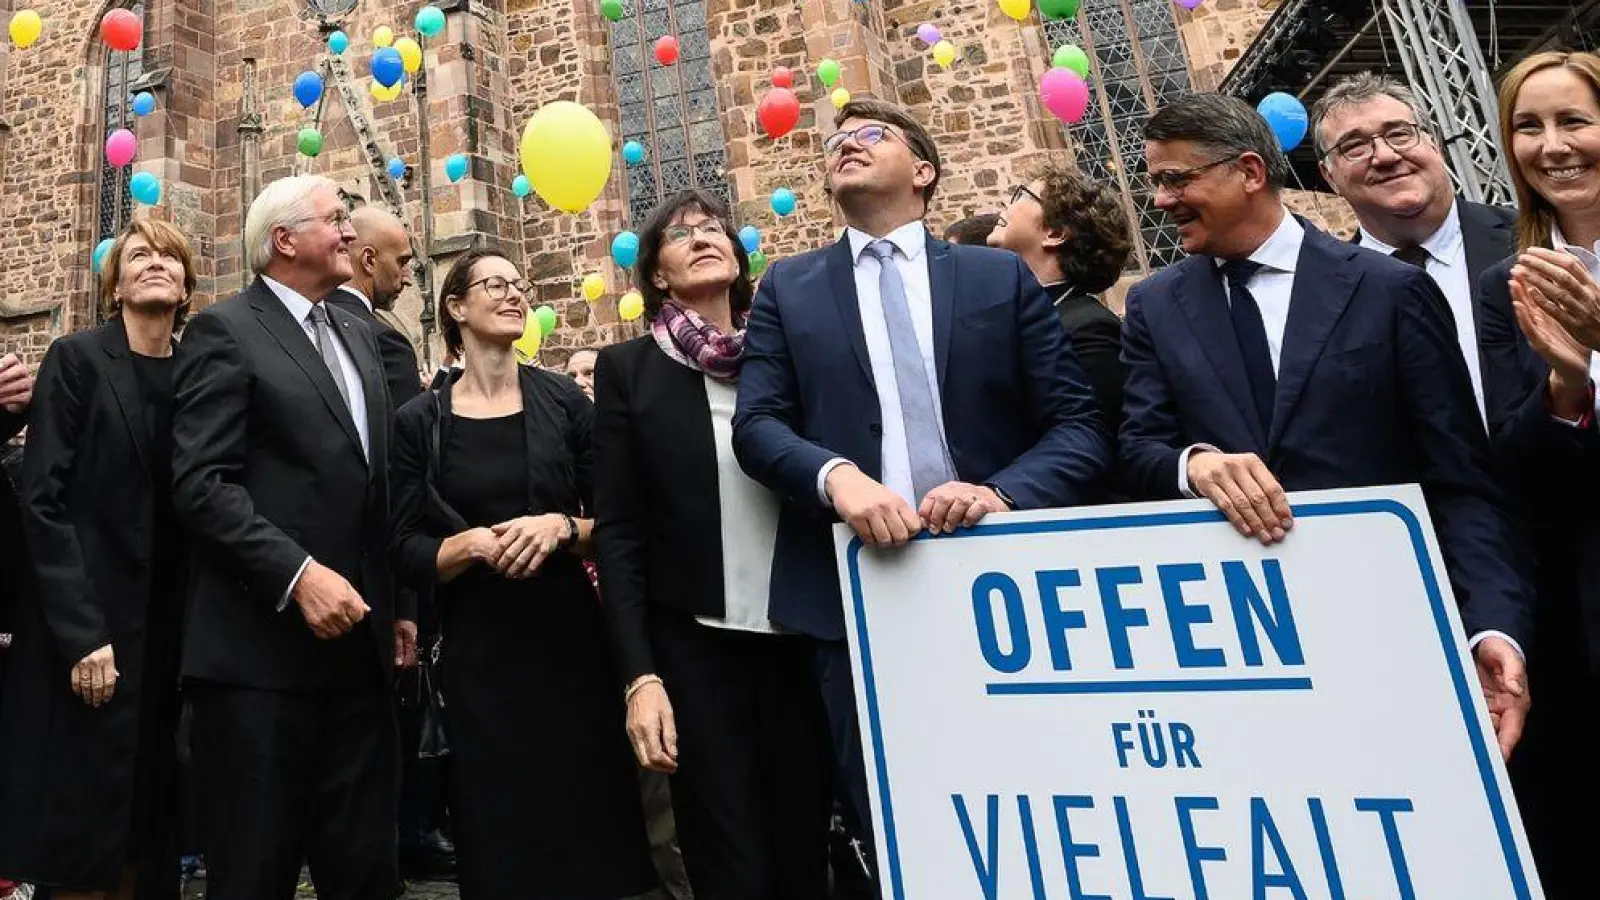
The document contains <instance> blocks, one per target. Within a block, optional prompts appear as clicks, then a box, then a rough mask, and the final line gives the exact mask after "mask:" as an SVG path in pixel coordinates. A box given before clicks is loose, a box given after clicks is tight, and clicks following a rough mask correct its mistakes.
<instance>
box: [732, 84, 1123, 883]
mask: <svg viewBox="0 0 1600 900" xmlns="http://www.w3.org/2000/svg"><path fill="white" fill-rule="evenodd" d="M834 124H835V127H836V128H837V129H838V130H837V131H835V132H834V134H833V135H831V136H830V137H829V138H828V139H827V140H826V141H825V142H824V144H823V147H824V150H825V152H826V159H825V161H826V172H827V178H828V185H829V189H830V191H831V192H832V195H833V199H834V201H835V202H836V203H837V204H838V207H839V210H840V212H841V213H842V215H843V217H844V221H845V225H846V226H847V227H846V229H845V234H844V236H843V237H842V238H840V239H839V240H838V241H837V242H836V243H834V244H833V245H832V246H830V247H826V248H823V249H819V250H814V251H811V252H810V253H806V254H802V255H800V256H797V257H794V258H792V259H786V260H782V261H780V262H778V263H776V264H774V265H773V266H772V268H771V269H770V270H768V272H767V273H766V275H765V276H764V277H763V278H762V279H761V287H760V290H759V291H758V292H757V294H756V299H755V306H754V309H753V310H752V311H751V313H750V322H749V326H748V330H747V332H746V336H745V351H744V367H743V370H742V372H741V374H740V380H739V399H738V407H737V411H736V413H735V415H734V419H733V445H734V451H735V453H736V454H737V455H738V457H739V462H740V464H741V465H742V466H743V467H744V469H745V471H746V472H748V473H749V474H750V476H751V477H752V478H755V479H756V480H758V481H760V482H762V483H763V484H765V485H767V486H768V487H770V488H772V489H773V490H775V491H777V492H779V493H781V494H782V495H784V497H785V498H786V503H785V505H784V508H783V511H782V514H781V518H780V520H779V527H778V538H777V548H776V552H775V554H774V557H773V564H772V593H771V598H772V599H771V604H772V605H771V617H772V619H773V621H774V622H777V623H779V624H781V625H783V626H784V627H786V628H789V629H792V630H794V631H798V632H800V633H803V634H807V635H810V636H812V637H814V638H816V639H817V666H818V678H819V681H820V683H821V687H822V691H823V697H824V699H825V700H826V701H827V705H828V715H829V719H830V724H831V726H832V728H833V735H834V750H835V754H836V758H837V762H838V765H839V768H840V773H839V774H840V778H841V783H842V791H841V792H842V793H843V794H844V799H845V801H846V813H847V814H848V816H849V817H850V818H853V819H854V820H855V821H854V822H852V823H851V824H852V825H853V826H854V828H855V832H856V834H858V835H862V836H867V835H870V834H871V820H870V818H869V817H868V816H867V809H868V807H867V802H866V796H867V792H866V778H865V772H864V769H863V766H862V763H861V744H860V735H859V733H858V731H857V729H856V718H855V694H854V690H853V688H852V687H851V681H850V663H849V656H848V652H847V649H846V646H845V642H844V636H845V630H844V614H843V605H842V603H841V601H840V594H839V580H838V575H837V566H836V564H835V562H834V554H833V542H832V537H831V534H830V526H831V524H832V523H834V522H837V521H840V520H841V519H842V520H843V521H845V522H847V523H849V525H850V527H851V528H852V529H854V530H855V532H856V534H858V535H860V536H861V539H862V540H863V541H865V542H866V543H867V544H868V545H870V546H872V547H875V548H889V547H893V546H896V545H899V544H903V543H905V542H906V541H908V540H910V539H911V538H912V537H914V536H915V535H917V534H918V533H919V532H920V531H922V530H924V529H926V530H927V531H928V532H930V533H931V534H935V535H937V534H945V533H949V532H951V531H954V530H955V529H957V528H960V527H967V526H972V525H975V524H977V522H978V521H979V520H980V519H982V518H983V516H984V515H986V514H988V513H990V512H998V511H1001V510H1005V509H1008V508H1017V509H1037V508H1042V507H1055V506H1072V505H1075V504H1080V503H1084V502H1088V501H1090V500H1092V499H1093V498H1095V497H1096V496H1097V495H1098V493H1099V488H1100V482H1101V480H1102V478H1103V477H1104V476H1105V475H1106V474H1107V472H1108V470H1109V468H1110V463H1111V457H1112V453H1111V440H1110V436H1109V435H1108V433H1107V432H1106V430H1105V429H1104V427H1103V426H1102V424H1101V422H1100V418H1099V413H1098V411H1097V409H1096V407H1095V402H1094V397H1093V394H1092V393H1091V390H1090V388H1089V386H1088V379H1087V378H1086V377H1085V376H1084V373H1083V370H1082V369H1081V368H1080V367H1079V366H1078V363H1077V361H1076V359H1075V358H1074V357H1073V355H1072V353H1071V351H1070V349H1069V347H1068V344H1067V338H1066V332H1065V331H1064V330H1063V329H1062V327H1061V323H1060V320H1059V319H1058V318H1057V316H1056V314H1055V309H1054V308H1053V307H1052V305H1051V302H1050V296H1049V295H1048V294H1047V293H1046V292H1045V291H1044V289H1043V288H1041V287H1040V286H1039V284H1038V282H1037V281H1036V280H1035V279H1034V277H1033V275H1032V274H1030V273H1029V271H1028V269H1027V267H1026V266H1024V265H1023V263H1022V261H1021V259H1020V258H1018V257H1017V256H1015V255H1013V254H1011V253H1008V252H1005V251H1000V250H992V249H990V248H988V247H969V246H959V245H952V244H948V243H945V242H944V241H940V240H937V239H935V238H934V237H932V236H931V235H930V234H928V232H927V230H926V228H924V226H923V224H922V217H923V216H924V215H925V214H926V213H927V205H928V202H929V200H930V198H931V197H932V196H933V192H934V188H935V187H936V186H937V184H938V181H939V155H938V151H937V150H936V149H935V147H934V145H933V141H932V139H931V138H929V137H928V133H927V131H926V130H924V129H923V128H922V126H921V125H920V124H919V123H918V122H917V121H916V120H915V119H912V118H911V117H910V116H908V115H907V114H906V113H905V112H903V111H902V110H900V109H899V108H897V107H895V106H892V105H890V104H887V103H883V102H879V101H875V100H861V101H853V102H851V103H848V104H846V105H845V106H844V108H843V109H841V110H840V111H839V115H838V117H837V118H836V119H835V122H834ZM869 858H870V853H869Z"/></svg>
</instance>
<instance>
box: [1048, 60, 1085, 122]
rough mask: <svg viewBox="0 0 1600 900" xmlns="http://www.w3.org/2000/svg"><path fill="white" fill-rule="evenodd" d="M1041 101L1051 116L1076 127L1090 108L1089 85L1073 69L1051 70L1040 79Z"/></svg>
mask: <svg viewBox="0 0 1600 900" xmlns="http://www.w3.org/2000/svg"><path fill="white" fill-rule="evenodd" d="M1039 99H1041V100H1043V101H1044V108H1045V109H1048V110H1050V113H1051V115H1053V116H1055V117H1056V118H1058V119H1060V120H1061V121H1063V122H1065V123H1067V124H1068V125H1075V124H1077V122H1078V120H1079V119H1081V118H1083V111H1084V110H1086V109H1088V108H1089V85H1087V84H1085V83H1084V81H1083V79H1082V78H1080V77H1079V76H1078V73H1077V72H1074V71H1072V70H1071V69H1061V68H1055V69H1051V70H1050V71H1048V72H1046V73H1044V77H1043V78H1041V79H1039Z"/></svg>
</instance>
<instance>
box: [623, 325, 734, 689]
mask: <svg viewBox="0 0 1600 900" xmlns="http://www.w3.org/2000/svg"><path fill="white" fill-rule="evenodd" d="M594 374H595V388H594V390H595V394H594V395H595V427H594V444H595V451H594V453H595V492H594V494H595V496H594V502H595V540H596V544H597V547H598V550H599V559H600V578H601V590H602V593H603V594H604V597H605V609H606V617H607V619H608V620H609V622H610V624H611V638H612V644H613V646H614V648H615V651H616V656H617V663H618V665H619V666H620V667H621V669H622V672H621V675H622V676H623V679H624V682H625V683H626V682H628V681H632V680H633V679H634V678H637V677H638V676H640V675H643V674H645V673H646V672H654V671H655V662H654V659H653V657H652V654H651V652H650V639H649V634H648V631H647V629H646V622H647V620H648V618H649V611H648V609H647V607H648V605H649V604H660V605H661V606H664V607H668V608H671V609H674V610H677V611H679V612H682V613H687V614H689V615H694V616H717V617H720V616H722V615H724V614H725V612H726V600H725V598H724V595H723V584H722V516H721V512H720V506H719V505H718V504H719V499H720V494H719V492H718V486H717V448H716V444H715V442H714V437H713V434H712V427H711V408H710V405H709V404H708V403H707V402H706V389H705V376H704V375H702V374H700V373H699V372H696V371H695V370H693V369H690V368H689V367H687V366H684V365H682V364H680V363H677V362H674V361H673V360H671V359H669V358H667V355H666V354H665V353H663V352H661V348H660V347H658V346H656V342H655V339H654V338H652V337H651V336H650V335H645V336H643V337H639V338H634V339H633V340H631V341H627V342H625V343H622V344H616V345H614V346H610V347H606V348H604V349H602V350H601V351H600V354H599V356H598V357H597V358H596V359H595V364H594Z"/></svg>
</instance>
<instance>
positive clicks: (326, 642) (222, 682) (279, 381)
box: [173, 176, 416, 900]
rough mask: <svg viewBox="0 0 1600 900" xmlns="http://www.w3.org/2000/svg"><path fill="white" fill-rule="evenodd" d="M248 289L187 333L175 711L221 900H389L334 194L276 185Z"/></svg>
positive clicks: (406, 643)
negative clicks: (182, 619) (189, 720)
mask: <svg viewBox="0 0 1600 900" xmlns="http://www.w3.org/2000/svg"><path fill="white" fill-rule="evenodd" d="M244 234H245V246H246V249H247V252H248V255H249V264H250V267H251V269H252V270H254V272H255V274H256V279H255V281H254V282H253V283H252V284H251V285H250V286H249V287H248V288H246V289H245V290H244V291H243V292H241V293H240V294H238V295H236V296H234V297H232V298H229V299H227V300H224V301H222V302H221V303H218V304H216V305H215V306H212V307H211V308H209V309H207V310H205V311H204V312H202V313H200V314H199V315H198V316H195V317H194V318H193V319H192V320H190V322H189V325H188V327H187V329H186V330H185V334H184V340H183V345H182V347H181V348H180V349H179V352H178V362H177V372H176V374H175V378H174V380H175V382H176V400H175V406H174V411H173V432H174V435H173V440H174V453H173V493H174V502H175V504H176V507H177V511H178V514H179V515H180V516H181V517H182V519H183V520H184V523H185V524H186V525H187V526H188V528H189V529H190V531H191V532H192V534H193V535H194V539H195V542H196V545H197V546H196V552H195V553H194V557H193V559H192V560H191V568H192V572H191V575H190V581H189V596H188V622H187V627H186V633H185V637H184V653H183V675H184V678H185V680H186V687H185V690H186V691H187V692H188V693H189V696H190V697H191V698H192V700H193V704H194V721H193V733H192V746H193V754H194V761H195V766H196V772H197V776H198V779H197V793H198V795H199V797H200V798H202V799H201V804H202V807H203V809H202V818H203V820H204V821H203V833H204V834H205V835H206V846H205V852H206V866H207V887H208V891H209V893H210V895H211V896H213V897H216V898H218V900H241V898H242V900H289V898H291V897H293V896H294V892H295V887H296V884H297V883H298V881H299V873H300V865H301V862H302V860H304V861H306V862H308V863H309V864H310V867H311V877H312V880H313V881H314V882H315V883H316V888H317V893H318V896H320V897H323V898H325V900H390V898H391V897H392V896H393V892H394V886H395V884H396V881H397V873H396V862H395V823H396V810H395V806H396V794H397V773H396V766H397V763H398V759H397V752H396V734H395V721H394V707H393V705H392V704H391V702H390V699H389V685H390V683H391V673H392V670H393V667H394V666H396V665H404V664H409V662H410V660H411V657H412V655H413V653H414V647H415V635H416V630H415V625H414V624H412V622H413V621H414V619H415V613H414V611H412V610H409V609H406V610H396V609H394V608H393V606H394V602H393V601H392V600H391V597H392V596H393V594H392V592H391V590H390V587H389V574H388V566H387V546H388V540H387V538H388V502H389V498H388V474H387V472H386V470H385V461H386V455H387V440H388V434H389V426H390V421H391V419H392V417H393V414H392V412H391V409H390V404H389V397H388V389H387V388H386V387H385V384H384V378H383V367H382V364H381V363H380V361H379V355H378V347H377V343H376V341H375V340H374V338H373V336H372V332H371V331H370V330H369V329H367V328H366V327H364V326H362V325H361V323H360V322H359V321H357V320H356V319H354V318H353V317H351V316H350V315H349V314H348V313H345V312H344V311H343V310H340V309H337V308H330V307H329V305H328V304H326V303H325V302H323V301H324V298H326V297H327V296H328V295H329V294H331V293H332V292H333V291H334V289H335V288H337V287H338V286H339V285H340V284H342V283H344V282H345V281H346V280H348V279H349V278H350V274H351V270H350V258H349V247H350V244H351V241H352V240H353V239H354V234H353V232H352V230H351V226H350V217H349V215H348V213H346V211H345V207H344V202H343V200H342V199H341V198H340V196H339V193H338V190H337V189H336V188H335V186H334V184H333V182H331V181H329V180H328V179H326V178H321V177H317V176H295V177H291V178H284V179H281V180H279V181H275V182H273V183H272V184H270V185H268V186H267V187H266V189H265V190H263V191H262V192H261V195H260V196H259V197H257V198H256V200H255V202H254V203H252V204H251V205H250V210H249V212H248V214H247V215H246V217H245V227H244Z"/></svg>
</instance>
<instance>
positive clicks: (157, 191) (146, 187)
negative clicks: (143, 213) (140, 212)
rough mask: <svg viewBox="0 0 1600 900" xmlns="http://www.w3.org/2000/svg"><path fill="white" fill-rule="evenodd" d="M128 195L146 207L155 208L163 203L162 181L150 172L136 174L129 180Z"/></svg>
mask: <svg viewBox="0 0 1600 900" xmlns="http://www.w3.org/2000/svg"><path fill="white" fill-rule="evenodd" d="M128 193H130V194H132V195H133V199H135V200H137V201H139V202H140V203H143V204H144V205H145V206H155V205H156V204H157V203H159V202H161V179H159V178H157V177H156V176H154V175H152V174H150V173H149V172H135V173H134V174H133V177H132V178H130V179H128Z"/></svg>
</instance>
